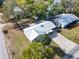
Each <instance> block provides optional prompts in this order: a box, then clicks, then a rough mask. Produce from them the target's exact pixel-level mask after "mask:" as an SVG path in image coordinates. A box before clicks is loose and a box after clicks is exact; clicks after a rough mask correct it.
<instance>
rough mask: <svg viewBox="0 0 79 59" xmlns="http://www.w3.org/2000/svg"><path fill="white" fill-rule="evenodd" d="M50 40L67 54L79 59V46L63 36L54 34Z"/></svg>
mask: <svg viewBox="0 0 79 59" xmlns="http://www.w3.org/2000/svg"><path fill="white" fill-rule="evenodd" d="M49 36H50V38H51V39H52V40H53V41H54V42H55V43H57V44H58V45H59V47H60V48H61V49H62V50H63V51H64V52H65V53H66V54H71V55H73V57H77V58H79V46H78V44H76V43H74V42H72V41H70V40H69V39H67V38H65V37H64V36H62V35H61V34H59V33H57V32H54V33H52V34H50V35H49ZM75 59H76V58H75Z"/></svg>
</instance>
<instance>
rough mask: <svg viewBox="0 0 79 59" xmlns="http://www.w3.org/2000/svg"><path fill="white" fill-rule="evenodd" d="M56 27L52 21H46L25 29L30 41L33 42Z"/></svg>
mask: <svg viewBox="0 0 79 59" xmlns="http://www.w3.org/2000/svg"><path fill="white" fill-rule="evenodd" d="M54 28H56V26H55V25H54V24H53V23H52V22H51V21H45V22H42V23H39V24H37V25H34V26H31V27H29V28H25V29H23V31H24V34H25V36H26V37H27V38H28V39H29V41H31V42H32V41H33V40H34V39H36V38H37V37H38V36H39V35H42V34H49V33H50V32H53V31H54V30H53V29H54Z"/></svg>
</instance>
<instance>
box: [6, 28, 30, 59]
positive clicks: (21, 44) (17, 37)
mask: <svg viewBox="0 0 79 59" xmlns="http://www.w3.org/2000/svg"><path fill="white" fill-rule="evenodd" d="M6 37H7V38H8V39H6V40H7V43H8V47H9V50H10V53H11V56H12V59H22V54H21V53H22V51H23V49H25V48H26V47H27V46H28V45H29V43H30V42H29V41H28V39H27V38H26V37H25V35H24V34H23V32H22V31H20V30H16V29H11V30H9V31H8V33H7V34H6Z"/></svg>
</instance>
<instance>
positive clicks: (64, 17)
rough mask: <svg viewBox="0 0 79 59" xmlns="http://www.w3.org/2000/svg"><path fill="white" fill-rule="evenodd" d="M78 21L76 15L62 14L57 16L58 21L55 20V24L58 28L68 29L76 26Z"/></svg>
mask: <svg viewBox="0 0 79 59" xmlns="http://www.w3.org/2000/svg"><path fill="white" fill-rule="evenodd" d="M78 19H79V18H78V17H77V16H75V15H74V14H60V15H57V16H56V19H53V22H54V23H55V24H56V25H57V27H62V28H67V27H69V26H72V25H74V24H76V23H77V21H78Z"/></svg>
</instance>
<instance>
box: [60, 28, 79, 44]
mask: <svg viewBox="0 0 79 59" xmlns="http://www.w3.org/2000/svg"><path fill="white" fill-rule="evenodd" d="M61 34H62V35H64V36H65V37H66V38H68V39H69V40H72V41H74V42H76V43H78V44H79V26H75V27H73V28H71V29H61Z"/></svg>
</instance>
